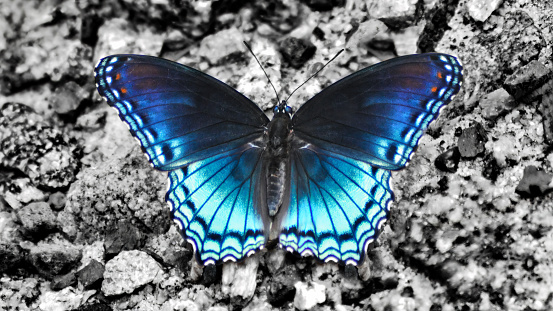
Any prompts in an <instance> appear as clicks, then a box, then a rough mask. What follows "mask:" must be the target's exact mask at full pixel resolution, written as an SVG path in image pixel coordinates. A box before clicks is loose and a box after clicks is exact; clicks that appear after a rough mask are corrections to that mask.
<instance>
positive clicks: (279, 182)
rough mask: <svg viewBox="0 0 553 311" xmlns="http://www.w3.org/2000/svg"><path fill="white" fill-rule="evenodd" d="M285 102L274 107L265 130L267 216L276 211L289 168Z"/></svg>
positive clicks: (287, 115)
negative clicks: (272, 114) (271, 117)
mask: <svg viewBox="0 0 553 311" xmlns="http://www.w3.org/2000/svg"><path fill="white" fill-rule="evenodd" d="M285 107H286V103H285V102H282V103H280V104H279V105H278V106H277V107H276V108H277V109H275V114H274V116H273V119H272V120H271V122H269V125H268V130H267V136H266V138H267V142H268V143H267V148H266V150H265V157H266V162H267V171H266V181H267V190H266V191H267V194H266V197H267V208H268V210H269V216H275V215H276V213H277V212H278V209H279V207H280V205H282V199H283V197H284V191H285V188H286V180H287V177H288V174H289V169H290V161H289V160H290V141H291V136H292V133H291V128H290V126H291V124H290V123H291V118H290V114H289V113H288V112H287V111H286V109H285Z"/></svg>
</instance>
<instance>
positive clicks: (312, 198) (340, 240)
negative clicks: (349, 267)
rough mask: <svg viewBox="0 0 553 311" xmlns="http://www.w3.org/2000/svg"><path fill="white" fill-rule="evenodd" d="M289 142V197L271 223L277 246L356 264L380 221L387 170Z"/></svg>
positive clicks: (384, 210)
mask: <svg viewBox="0 0 553 311" xmlns="http://www.w3.org/2000/svg"><path fill="white" fill-rule="evenodd" d="M293 145H294V148H293V150H292V155H291V170H290V177H291V180H290V196H289V198H290V199H289V202H284V204H283V207H284V208H285V209H284V210H283V211H282V214H280V215H282V216H279V217H282V218H280V219H278V222H277V223H278V224H279V228H281V232H280V236H279V240H280V245H281V246H282V247H283V248H286V249H287V250H289V251H296V252H299V253H300V254H302V255H314V256H316V257H318V258H319V259H321V260H323V261H335V262H339V263H344V264H353V265H356V264H357V263H358V262H360V261H361V260H362V259H363V254H364V253H365V251H366V248H367V246H368V245H369V244H370V242H371V241H372V240H374V239H376V237H377V236H378V232H379V230H380V226H381V225H382V224H383V223H384V221H385V220H386V217H387V214H388V205H389V203H390V201H392V200H393V193H392V190H391V189H390V184H389V180H390V171H388V170H385V169H380V168H377V167H375V166H372V165H370V164H369V163H366V162H362V161H357V160H354V159H352V158H349V157H347V156H342V155H339V154H336V153H331V152H326V151H325V150H324V149H320V148H318V147H316V146H315V145H312V144H309V143H307V142H304V141H300V140H294V143H293Z"/></svg>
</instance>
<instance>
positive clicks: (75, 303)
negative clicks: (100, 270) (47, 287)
mask: <svg viewBox="0 0 553 311" xmlns="http://www.w3.org/2000/svg"><path fill="white" fill-rule="evenodd" d="M93 294H94V291H79V290H76V289H74V288H73V287H66V288H64V289H62V290H61V291H57V292H52V291H46V292H44V293H42V294H41V295H40V297H39V299H38V302H37V305H38V307H39V308H40V310H44V311H58V310H73V309H76V308H77V307H79V306H80V305H82V304H83V303H85V302H86V301H87V300H88V298H90V296H92V295H93Z"/></svg>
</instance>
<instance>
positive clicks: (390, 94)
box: [292, 53, 462, 170]
mask: <svg viewBox="0 0 553 311" xmlns="http://www.w3.org/2000/svg"><path fill="white" fill-rule="evenodd" d="M461 80H462V67H461V65H460V63H459V61H458V60H457V59H456V58H455V57H453V56H450V55H446V54H437V53H429V54H419V55H409V56H403V57H398V58H394V59H391V60H389V61H385V62H382V63H379V64H376V65H374V66H371V67H368V68H365V69H363V70H360V71H358V72H356V73H354V74H352V75H350V76H348V77H346V78H344V79H342V80H340V81H338V82H336V83H334V84H332V85H331V86H329V87H327V88H326V89H324V90H323V91H322V92H321V93H319V94H317V96H315V97H313V98H312V99H310V100H309V101H308V102H307V103H305V105H303V106H302V107H301V108H300V109H299V110H298V112H297V113H296V114H295V115H294V117H293V119H292V123H293V128H294V135H295V136H296V137H299V138H300V139H302V140H304V141H307V142H309V143H311V144H314V145H316V146H317V147H319V148H321V149H324V150H326V151H328V152H333V153H338V154H342V155H345V156H348V157H351V158H354V159H357V160H359V161H365V162H369V163H371V164H372V165H375V166H378V167H380V168H384V169H388V170H397V169H400V168H402V167H404V166H405V165H406V164H407V161H409V157H410V156H411V154H412V153H413V151H414V149H415V147H416V146H417V144H418V141H419V139H420V137H421V136H422V134H423V133H424V131H425V130H426V129H427V128H428V125H429V124H430V122H432V121H433V120H434V119H436V117H437V116H438V114H439V112H440V109H441V108H442V107H444V106H445V105H446V104H447V103H449V102H450V101H451V98H452V97H453V95H454V94H456V93H457V92H458V91H459V89H460V88H461Z"/></svg>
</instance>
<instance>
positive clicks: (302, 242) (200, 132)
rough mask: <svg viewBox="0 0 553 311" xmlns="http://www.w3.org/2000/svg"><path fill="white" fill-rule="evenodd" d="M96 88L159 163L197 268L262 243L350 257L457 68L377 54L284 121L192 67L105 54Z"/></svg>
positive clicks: (445, 61)
mask: <svg viewBox="0 0 553 311" xmlns="http://www.w3.org/2000/svg"><path fill="white" fill-rule="evenodd" d="M95 77H96V84H97V88H98V92H99V93H100V94H101V95H102V96H103V97H105V98H106V99H107V101H108V104H109V105H111V106H112V107H114V108H115V109H116V110H117V112H118V114H119V116H120V118H121V120H123V121H124V122H125V123H127V125H129V129H130V131H131V134H132V135H133V136H135V137H136V138H137V140H138V141H139V142H140V144H141V146H142V149H143V151H144V152H145V153H146V155H147V156H148V158H149V161H150V163H151V164H152V166H154V167H155V168H157V169H159V170H163V171H168V172H169V173H168V177H169V189H168V192H167V195H166V201H167V202H168V203H169V205H170V208H171V213H172V216H173V218H174V220H175V222H176V223H177V224H178V225H179V227H180V230H181V233H182V235H183V237H184V238H185V239H186V240H187V241H189V242H190V244H192V246H193V247H194V249H195V251H196V258H197V260H198V261H199V262H201V263H203V264H205V265H209V264H217V263H221V262H225V261H229V260H230V261H238V260H241V259H243V258H245V257H247V256H250V255H252V254H254V253H255V252H256V251H258V250H260V249H262V248H263V247H264V246H265V245H266V244H267V243H268V241H269V240H271V239H278V242H279V245H280V246H281V247H282V248H285V249H287V250H289V251H292V252H297V253H299V254H301V255H304V256H305V255H314V256H316V257H317V258H319V259H320V260H322V261H325V262H326V261H334V262H338V263H341V264H352V265H356V264H358V263H360V262H362V261H363V260H364V258H365V254H366V250H367V247H368V245H369V244H370V243H371V242H372V241H373V240H374V239H376V237H377V236H378V234H379V232H380V230H381V226H382V224H383V223H384V221H385V220H386V219H387V215H388V212H389V204H390V202H391V201H392V200H393V192H392V190H391V186H390V176H391V171H392V170H398V169H401V168H403V167H405V165H406V164H407V162H408V161H409V159H410V157H411V156H412V154H413V152H414V150H415V148H416V147H417V145H418V141H419V139H420V137H421V136H422V134H423V133H424V131H425V130H426V129H427V128H428V125H429V124H430V123H431V122H432V121H433V120H435V119H436V118H437V116H438V114H439V112H440V110H441V109H442V108H443V107H444V106H445V105H446V104H447V103H449V102H450V101H451V100H452V98H453V96H454V95H455V94H456V93H457V92H458V91H459V90H460V88H461V80H462V66H461V64H460V63H459V61H458V60H457V59H456V58H455V57H453V56H450V55H446V54H439V53H429V54H420V55H410V56H404V57H399V58H396V59H392V60H389V61H385V62H382V63H379V64H376V65H373V66H371V67H368V68H365V69H363V70H360V71H358V72H357V73H354V74H352V75H350V76H348V77H346V78H343V79H342V80H340V81H338V82H336V83H334V84H332V85H331V86H329V87H327V88H326V89H324V90H323V91H322V92H321V93H319V94H318V95H316V96H315V97H313V98H312V99H310V100H309V101H308V102H306V103H305V104H304V105H303V106H301V107H300V108H299V110H298V111H296V112H295V113H294V114H293V115H292V113H291V109H290V108H289V107H287V106H286V102H281V103H279V104H278V105H277V106H276V107H275V109H274V111H273V112H274V116H273V118H272V120H269V119H268V118H267V117H266V116H265V114H264V112H263V111H261V110H260V109H259V108H258V107H257V106H256V105H255V104H254V103H253V102H251V101H250V100H249V99H247V98H246V97H245V96H244V95H242V94H240V93H238V92H237V91H236V90H234V89H233V88H231V87H229V86H228V85H226V84H225V83H223V82H221V81H219V80H217V79H215V78H213V77H210V76H208V75H206V74H204V73H202V72H200V71H197V70H195V69H193V68H190V67H187V66H184V65H181V64H178V63H174V62H171V61H167V60H163V59H160V58H156V57H150V56H142V55H113V56H108V57H106V58H103V59H102V60H101V61H100V63H99V65H98V66H97V67H96V69H95Z"/></svg>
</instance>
